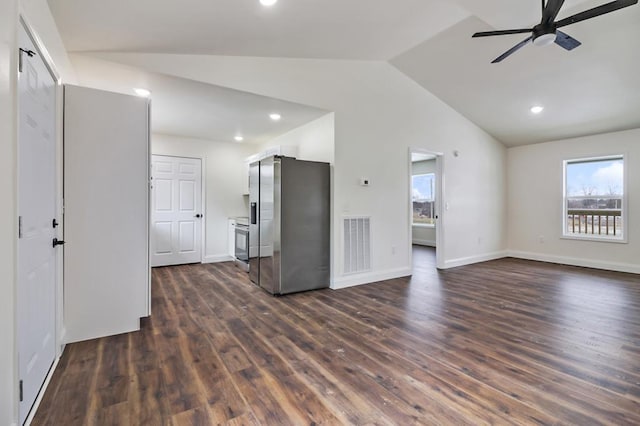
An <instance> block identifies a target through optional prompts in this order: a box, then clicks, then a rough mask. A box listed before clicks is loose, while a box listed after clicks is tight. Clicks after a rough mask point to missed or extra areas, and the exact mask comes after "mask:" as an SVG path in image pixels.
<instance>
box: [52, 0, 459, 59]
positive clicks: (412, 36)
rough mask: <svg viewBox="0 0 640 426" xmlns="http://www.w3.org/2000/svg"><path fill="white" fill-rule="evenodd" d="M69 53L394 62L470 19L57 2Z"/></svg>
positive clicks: (300, 2)
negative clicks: (454, 24) (167, 54)
mask: <svg viewBox="0 0 640 426" xmlns="http://www.w3.org/2000/svg"><path fill="white" fill-rule="evenodd" d="M49 5H50V8H51V10H52V12H53V15H54V17H55V19H56V22H57V24H58V28H59V30H60V33H61V34H62V37H63V39H64V41H65V45H66V47H67V49H69V50H71V51H121V52H148V53H189V54H214V55H232V56H273V57H305V58H332V59H372V60H387V59H389V58H391V57H393V56H395V55H397V54H398V53H399V52H402V51H403V50H406V49H408V48H409V47H412V46H415V45H416V44H418V43H420V42H422V41H423V40H425V38H427V37H429V36H430V35H433V34H436V33H437V32H438V31H440V30H442V29H445V28H447V27H448V26H449V25H451V24H453V23H455V22H457V21H459V20H460V19H463V18H464V17H466V16H468V13H467V12H466V11H465V10H463V9H461V8H460V7H458V6H457V5H456V4H455V2H451V1H446V0H393V1H387V2H381V1H372V0H323V1H319V0H280V1H279V2H278V3H277V4H276V5H275V6H273V7H270V8H265V7H263V6H261V5H260V3H259V2H258V0H181V1H158V0H108V1H104V0H49Z"/></svg>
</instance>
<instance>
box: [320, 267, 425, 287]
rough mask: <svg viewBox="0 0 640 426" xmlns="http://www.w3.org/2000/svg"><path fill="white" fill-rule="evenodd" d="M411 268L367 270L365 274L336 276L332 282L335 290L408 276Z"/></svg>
mask: <svg viewBox="0 0 640 426" xmlns="http://www.w3.org/2000/svg"><path fill="white" fill-rule="evenodd" d="M411 272H412V271H411V268H395V269H388V270H386V271H376V272H366V273H363V274H354V275H346V276H342V277H339V278H334V279H333V280H332V282H331V288H332V289H333V290H339V289H342V288H347V287H353V286H357V285H363V284H371V283H375V282H378V281H384V280H391V279H393V278H400V277H408V276H409V275H411Z"/></svg>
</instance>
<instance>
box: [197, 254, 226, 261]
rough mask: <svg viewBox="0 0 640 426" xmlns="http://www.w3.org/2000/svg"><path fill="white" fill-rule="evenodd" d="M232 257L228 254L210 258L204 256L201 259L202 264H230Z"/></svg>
mask: <svg viewBox="0 0 640 426" xmlns="http://www.w3.org/2000/svg"><path fill="white" fill-rule="evenodd" d="M232 260H234V259H233V257H231V256H229V255H228V254H215V255H210V256H205V257H203V258H202V263H220V262H231V261H232Z"/></svg>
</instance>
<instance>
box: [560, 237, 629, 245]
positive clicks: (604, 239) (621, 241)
mask: <svg viewBox="0 0 640 426" xmlns="http://www.w3.org/2000/svg"><path fill="white" fill-rule="evenodd" d="M560 239H561V240H580V241H596V242H599V243H615V244H628V241H627V239H626V237H623V238H612V237H598V236H596V235H585V236H577V235H563V236H561V237H560Z"/></svg>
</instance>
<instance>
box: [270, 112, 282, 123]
mask: <svg viewBox="0 0 640 426" xmlns="http://www.w3.org/2000/svg"><path fill="white" fill-rule="evenodd" d="M269 118H270V119H272V120H273V121H278V120H280V119H281V118H282V116H281V115H280V114H277V113H274V114H269Z"/></svg>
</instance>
